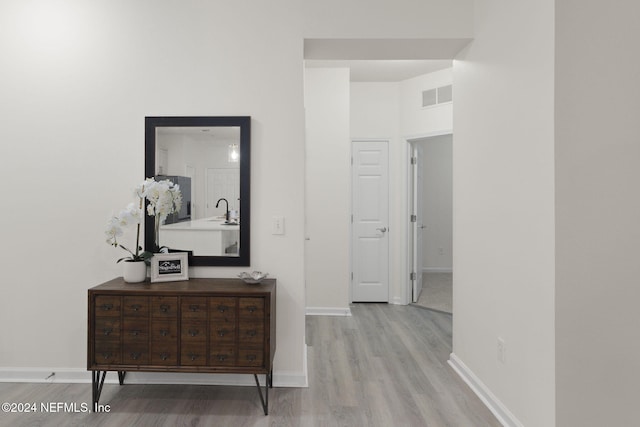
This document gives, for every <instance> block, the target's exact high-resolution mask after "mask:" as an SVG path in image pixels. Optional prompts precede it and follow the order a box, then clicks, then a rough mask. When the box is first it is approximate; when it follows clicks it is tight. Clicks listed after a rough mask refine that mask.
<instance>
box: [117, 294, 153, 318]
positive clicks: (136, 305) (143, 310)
mask: <svg viewBox="0 0 640 427" xmlns="http://www.w3.org/2000/svg"><path fill="white" fill-rule="evenodd" d="M122 312H123V314H124V315H125V316H126V317H148V316H149V298H148V297H139V296H132V297H124V298H123V307H122Z"/></svg>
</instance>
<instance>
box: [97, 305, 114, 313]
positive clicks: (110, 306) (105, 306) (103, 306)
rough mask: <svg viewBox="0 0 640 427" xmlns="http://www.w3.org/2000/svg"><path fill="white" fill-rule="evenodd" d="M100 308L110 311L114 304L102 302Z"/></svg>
mask: <svg viewBox="0 0 640 427" xmlns="http://www.w3.org/2000/svg"><path fill="white" fill-rule="evenodd" d="M100 308H102V309H103V310H104V311H109V310H111V309H112V308H113V304H102V305H101V306H100Z"/></svg>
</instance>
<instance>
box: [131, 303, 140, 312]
mask: <svg viewBox="0 0 640 427" xmlns="http://www.w3.org/2000/svg"><path fill="white" fill-rule="evenodd" d="M131 308H132V309H133V311H138V310H140V308H142V306H141V305H140V304H133V305H132V306H131Z"/></svg>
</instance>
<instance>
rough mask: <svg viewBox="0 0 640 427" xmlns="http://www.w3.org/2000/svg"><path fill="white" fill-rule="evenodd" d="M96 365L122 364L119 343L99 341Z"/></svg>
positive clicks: (97, 343)
mask: <svg viewBox="0 0 640 427" xmlns="http://www.w3.org/2000/svg"><path fill="white" fill-rule="evenodd" d="M94 356H95V357H94V359H95V360H94V362H95V363H96V365H115V364H118V363H120V344H119V343H118V342H117V341H98V340H96V348H95V354H94Z"/></svg>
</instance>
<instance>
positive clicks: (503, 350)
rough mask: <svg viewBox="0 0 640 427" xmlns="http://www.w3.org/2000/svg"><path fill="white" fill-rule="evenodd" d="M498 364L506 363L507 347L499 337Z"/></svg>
mask: <svg viewBox="0 0 640 427" xmlns="http://www.w3.org/2000/svg"><path fill="white" fill-rule="evenodd" d="M498 362H500V363H507V347H506V346H505V344H504V340H503V339H502V338H500V337H498Z"/></svg>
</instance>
